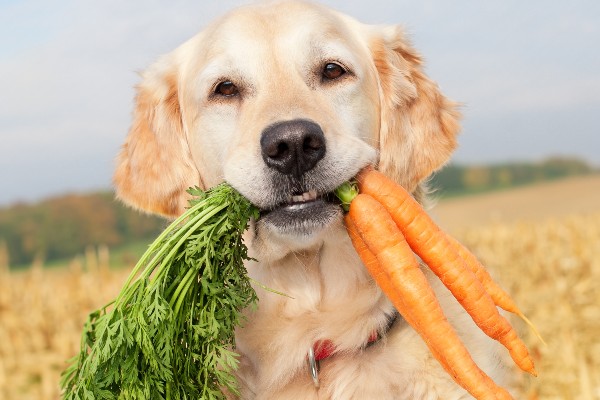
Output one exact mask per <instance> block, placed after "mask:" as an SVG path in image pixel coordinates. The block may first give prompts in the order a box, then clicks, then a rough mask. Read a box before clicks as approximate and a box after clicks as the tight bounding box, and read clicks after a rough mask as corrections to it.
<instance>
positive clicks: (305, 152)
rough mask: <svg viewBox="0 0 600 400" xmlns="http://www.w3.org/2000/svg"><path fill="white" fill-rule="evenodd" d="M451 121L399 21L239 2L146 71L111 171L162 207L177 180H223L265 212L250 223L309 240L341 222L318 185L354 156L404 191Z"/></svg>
mask: <svg viewBox="0 0 600 400" xmlns="http://www.w3.org/2000/svg"><path fill="white" fill-rule="evenodd" d="M457 118H458V113H457V111H456V107H455V105H454V104H453V103H452V102H449V101H448V100H447V99H445V98H444V97H443V96H442V95H441V93H440V92H439V90H438V87H437V86H436V85H435V84H434V83H433V82H432V81H430V80H429V79H428V78H427V77H426V76H425V75H424V73H423V70H422V66H421V58H420V56H419V55H418V54H417V53H416V52H415V50H414V49H413V48H412V47H411V45H410V44H409V43H408V42H407V39H406V37H405V35H404V34H403V32H402V31H401V30H400V29H399V28H398V27H378V26H368V25H363V24H361V23H359V22H357V21H355V20H353V19H351V18H349V17H347V16H344V15H341V14H339V13H336V12H333V11H331V10H328V9H325V8H322V7H320V6H316V5H312V4H307V3H303V2H280V3H275V4H269V5H255V6H248V7H245V8H241V9H239V10H236V11H234V12H232V13H230V14H228V15H227V16H225V17H223V18H222V19H220V20H218V21H217V22H215V23H214V24H212V25H211V26H209V27H208V28H207V29H205V30H204V31H203V32H201V33H200V34H198V35H197V36H195V37H194V38H192V39H191V40H189V41H188V42H186V43H184V44H183V45H182V46H180V47H179V48H177V49H176V50H175V51H173V52H172V53H170V54H168V55H166V56H164V57H163V58H162V59H160V60H159V61H158V62H157V63H155V64H154V65H153V66H152V67H150V68H149V69H148V70H147V71H146V72H145V73H144V74H143V80H142V83H141V84H140V85H139V87H138V94H137V104H136V109H135V113H134V121H133V125H132V128H131V130H130V132H129V136H128V138H127V141H126V143H125V145H124V146H123V149H122V151H121V153H120V155H119V157H118V166H117V170H116V174H115V178H114V182H115V185H116V189H117V194H118V196H119V197H120V198H121V199H123V200H124V201H126V202H127V203H129V204H132V205H134V206H136V207H138V208H141V209H143V210H146V211H149V212H153V213H158V214H162V215H165V216H170V217H173V216H176V215H178V214H179V213H181V212H182V211H183V209H184V208H185V207H186V206H187V199H188V195H187V193H186V189H187V188H188V187H190V186H195V185H197V186H201V187H204V188H207V187H210V186H213V185H215V184H217V183H219V182H221V181H223V180H226V181H228V182H229V183H230V184H232V185H233V186H234V187H235V188H236V189H238V190H239V191H240V192H241V193H242V194H243V195H244V196H246V197H247V198H248V199H249V200H250V201H252V202H253V203H254V204H256V205H257V206H258V207H260V208H261V210H263V212H262V216H261V219H260V221H259V223H258V225H257V226H258V228H259V229H257V231H259V232H262V234H263V235H270V236H276V237H278V238H282V237H284V238H288V239H292V240H293V241H300V242H303V243H304V241H306V240H308V242H312V241H313V239H314V238H315V237H317V236H319V235H320V234H321V233H322V232H323V231H324V228H326V227H327V226H330V225H331V224H332V222H333V221H335V220H339V215H340V211H339V207H338V206H336V205H335V204H334V203H332V202H331V201H330V197H329V194H330V193H331V192H332V191H333V190H334V189H335V188H336V187H337V186H338V185H340V184H341V183H342V182H344V181H346V180H348V179H349V178H351V177H352V176H354V175H355V174H356V173H357V172H358V171H359V170H360V169H361V168H362V167H364V166H365V165H367V164H375V165H376V166H377V168H378V169H379V170H381V171H383V172H384V173H385V174H387V175H388V176H390V177H392V178H393V179H395V180H396V181H397V182H399V183H400V184H402V185H403V186H404V187H406V188H407V189H408V190H414V189H415V188H416V187H417V185H418V184H419V182H421V181H422V180H423V179H424V178H426V177H427V176H428V175H430V174H431V173H432V172H433V171H434V170H436V169H437V168H439V167H440V166H441V165H442V164H443V163H445V162H446V161H447V160H448V158H449V156H450V153H451V152H452V150H453V149H454V147H455V145H456V140H455V136H456V134H457V132H458V129H459V125H458V122H457ZM311 238H313V239H311Z"/></svg>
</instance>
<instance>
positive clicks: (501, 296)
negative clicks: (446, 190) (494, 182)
mask: <svg viewBox="0 0 600 400" xmlns="http://www.w3.org/2000/svg"><path fill="white" fill-rule="evenodd" d="M357 182H358V191H355V190H343V191H342V192H345V194H342V193H340V191H339V190H338V192H337V194H338V196H339V197H340V198H341V199H342V202H343V203H345V204H346V207H347V205H348V204H349V212H348V213H347V214H346V217H345V222H346V227H347V230H348V233H349V235H350V238H351V240H352V243H353V245H354V247H355V248H356V251H357V252H358V254H359V256H360V258H361V260H362V261H363V263H364V264H365V266H366V268H367V269H368V271H369V273H370V274H371V275H372V277H373V279H374V280H375V281H376V282H377V284H378V285H379V287H380V288H381V289H382V290H383V292H384V293H385V294H386V295H387V297H388V298H389V299H390V301H391V302H392V303H393V305H394V306H395V307H396V309H397V310H398V311H399V312H400V314H402V316H403V317H404V319H405V320H406V321H407V322H408V323H409V324H410V325H411V326H412V327H413V328H414V329H415V330H416V331H417V332H418V333H419V334H420V335H421V337H422V338H423V339H424V341H425V343H426V344H427V346H428V347H429V349H430V351H431V353H432V354H433V355H434V356H435V358H436V359H437V360H438V361H439V362H440V363H441V365H442V366H443V367H444V369H445V370H446V371H447V372H448V373H449V374H450V375H451V376H452V378H453V379H454V380H455V381H456V382H457V383H458V384H459V385H460V386H462V387H463V388H464V389H465V390H467V391H468V392H469V393H470V394H471V395H473V396H474V397H475V398H477V399H481V400H487V399H512V397H511V395H510V394H509V393H508V392H507V391H506V390H505V389H503V388H502V387H500V386H498V385H497V384H496V383H495V382H494V381H493V380H492V379H491V378H490V377H489V376H487V375H486V374H485V372H483V371H482V370H481V369H480V368H479V367H478V366H477V365H476V364H475V362H474V361H473V359H472V358H471V356H470V355H469V353H468V351H467V349H466V348H465V346H464V345H463V343H462V342H461V340H460V338H459V337H458V335H457V334H456V332H455V330H454V329H453V328H452V326H451V325H450V323H449V322H448V320H447V319H446V317H445V316H444V313H443V311H442V308H441V307H440V304H439V302H438V300H437V298H436V297H435V293H434V292H433V289H432V288H431V286H430V285H429V283H428V281H427V278H426V277H425V275H424V273H423V271H422V270H421V269H420V266H419V262H418V261H417V259H416V257H415V253H416V254H417V255H419V257H420V258H421V259H422V260H423V262H425V263H426V264H427V265H428V266H429V268H430V269H431V270H432V271H433V273H435V275H437V276H438V277H439V278H440V280H441V281H442V283H443V284H444V285H445V286H446V287H447V288H448V289H449V290H450V292H451V293H452V294H453V296H454V297H455V298H456V299H457V300H458V302H459V303H460V304H461V305H462V306H463V307H464V309H465V310H466V311H467V312H468V313H469V315H470V316H471V318H472V319H473V321H474V322H475V323H476V324H477V326H478V327H479V328H480V329H481V330H482V331H483V332H484V333H485V334H487V335H488V336H489V337H491V338H493V339H495V340H497V341H499V342H500V343H501V344H502V345H504V346H505V347H506V348H507V349H508V351H509V353H510V355H511V357H512V359H513V360H514V362H515V363H516V365H517V366H518V367H519V368H521V369H522V370H523V371H526V372H529V373H531V374H532V375H534V376H536V375H537V373H536V371H535V367H534V365H533V361H532V359H531V356H530V355H529V352H528V350H527V347H526V346H525V344H524V343H523V342H522V341H521V339H520V338H519V337H518V335H517V333H516V331H515V330H514V329H513V327H512V326H511V325H510V323H509V322H508V320H507V319H506V318H504V317H503V316H502V315H501V314H500V313H499V312H498V309H497V308H496V307H497V306H498V307H501V308H502V309H504V310H506V311H509V312H512V313H515V314H517V315H519V316H520V317H521V318H523V319H524V320H525V321H526V322H528V323H529V324H530V325H531V323H530V322H529V321H528V320H527V318H526V317H525V316H524V315H523V313H522V312H521V311H520V310H519V308H518V307H517V306H516V304H515V303H514V301H513V300H512V299H511V297H510V296H509V295H508V294H507V293H506V292H505V291H504V290H502V288H500V286H498V285H497V284H496V283H495V282H494V281H493V280H492V278H491V276H490V275H489V273H488V272H487V271H486V269H485V268H484V267H483V265H481V263H480V262H479V261H478V260H477V259H476V257H475V256H474V255H473V254H472V253H471V252H469V250H467V249H466V248H465V247H464V246H462V245H461V244H460V243H459V242H458V241H456V240H455V239H453V238H452V237H450V236H449V235H447V234H445V233H444V232H442V231H441V230H440V228H439V227H438V226H437V225H436V224H435V223H434V221H433V220H432V219H431V218H430V217H429V216H428V215H427V214H426V213H425V211H424V210H423V209H422V208H421V206H420V204H419V203H418V202H417V201H416V200H414V199H413V198H412V196H411V195H410V194H409V193H408V192H407V191H405V190H404V188H402V187H401V186H399V185H397V184H396V183H395V182H393V181H392V180H390V179H389V178H387V177H386V176H385V175H383V174H381V173H380V172H377V171H375V170H374V169H373V168H371V167H367V168H365V169H364V170H363V171H361V173H360V174H359V175H358V176H357ZM358 192H359V194H357V193H358ZM413 252H414V253H413ZM536 333H537V332H536Z"/></svg>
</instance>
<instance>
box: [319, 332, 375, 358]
mask: <svg viewBox="0 0 600 400" xmlns="http://www.w3.org/2000/svg"><path fill="white" fill-rule="evenodd" d="M379 339H381V337H380V335H379V332H377V329H373V331H371V334H370V335H369V339H368V340H367V344H366V345H365V347H368V346H369V345H372V344H373V343H375V342H376V341H378V340H379ZM335 350H336V346H335V344H334V343H333V342H332V341H331V340H329V339H323V340H317V341H316V342H315V344H314V345H313V351H314V354H315V361H321V360H323V359H325V358H328V357H331V356H332V355H333V353H335Z"/></svg>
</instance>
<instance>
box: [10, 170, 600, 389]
mask: <svg viewBox="0 0 600 400" xmlns="http://www.w3.org/2000/svg"><path fill="white" fill-rule="evenodd" d="M473 176H474V177H473ZM481 176H486V174H485V173H484V174H483V175H482V173H481V171H480V172H478V173H474V172H471V179H472V180H474V181H475V182H479V183H481V182H482V178H481ZM490 176H492V175H490V174H489V173H488V174H487V181H486V182H488V183H489V182H490ZM505 183H506V182H505ZM477 191H478V190H473V191H469V192H471V193H473V192H477ZM443 194H444V193H443V191H440V194H439V195H440V196H441V198H440V200H439V202H438V204H437V205H436V206H435V207H434V208H433V209H432V214H433V215H434V216H435V218H436V219H437V220H438V221H439V222H440V224H441V225H442V226H443V227H444V229H446V230H448V231H450V232H451V233H452V234H454V235H455V236H456V237H458V238H459V239H461V240H463V241H464V242H465V243H466V244H467V245H468V246H469V247H470V248H471V249H472V250H473V251H474V252H475V253H476V254H477V255H478V257H479V258H480V259H481V260H482V261H483V262H484V263H485V264H486V265H488V266H489V267H490V269H492V270H493V271H494V274H495V276H496V277H497V279H498V280H499V281H500V282H502V284H503V286H504V287H505V288H507V289H508V291H509V292H511V293H512V294H514V296H515V298H516V300H517V303H518V304H519V305H520V306H521V308H522V309H523V311H524V312H525V313H526V314H527V315H528V316H529V317H530V318H531V319H532V320H533V321H534V322H535V324H536V325H537V327H538V329H539V330H540V332H541V334H542V335H543V337H544V338H545V340H546V341H547V346H544V345H543V344H541V343H540V341H539V340H538V339H537V338H536V337H535V336H534V335H533V334H532V333H531V332H530V331H529V330H528V329H527V328H526V327H525V326H524V324H523V323H521V322H520V321H515V324H516V325H517V326H518V327H519V329H520V330H521V332H522V333H523V335H524V337H525V340H526V342H527V343H528V344H529V345H530V348H531V349H532V351H533V354H534V355H535V358H536V362H537V365H536V366H537V370H538V372H539V377H538V378H535V379H532V378H528V377H526V376H524V375H523V374H516V375H515V386H516V387H517V391H518V393H519V394H520V395H519V397H517V399H530V400H534V399H544V400H546V399H547V400H554V399H556V400H559V399H560V400H570V399H573V400H594V399H600V341H599V340H598V337H599V336H600V290H599V289H598V282H600V175H598V174H586V175H584V176H576V177H568V178H562V179H560V180H553V181H549V182H540V183H535V184H529V185H525V186H521V187H516V188H504V189H502V190H494V191H491V192H490V191H487V192H485V193H480V194H471V195H469V196H459V197H448V198H445V197H443ZM82 207H83V206H82ZM83 209H85V207H83ZM92 210H93V208H92ZM110 215H111V214H110V213H109V212H108V211H106V213H105V217H104V218H105V219H107V220H111V221H112V217H108V216H110ZM0 216H2V214H1V213H0ZM5 219H6V217H5ZM116 220H117V221H118V218H116ZM101 221H102V219H99V220H96V221H95V222H94V225H96V226H97V224H101ZM1 222H2V219H0V223H1ZM57 224H58V225H57V226H60V223H59V222H57ZM139 224H142V223H141V222H140V223H139ZM155 228H156V227H154V229H155ZM57 229H58V228H57ZM82 229H83V228H82ZM99 229H100V228H99ZM75 232H76V231H75ZM144 232H145V231H144ZM57 234H58V231H57ZM145 234H147V232H146V233H144V235H145ZM30 237H31V238H33V237H34V236H33V235H32V236H30ZM144 241H145V243H150V241H151V239H144ZM129 249H130V250H128V251H125V250H123V249H122V248H121V250H120V251H118V252H117V251H112V250H111V251H109V247H108V246H106V245H103V244H100V245H98V244H96V245H88V246H86V247H85V248H84V249H83V250H82V251H81V253H80V255H77V256H74V257H72V258H68V259H63V260H62V261H60V260H58V259H57V260H54V261H52V262H51V263H50V264H51V266H50V267H48V265H47V264H48V263H47V262H46V261H45V258H44V256H43V255H40V254H39V253H38V256H34V257H33V258H31V260H30V261H29V262H28V263H27V265H26V267H25V266H24V265H22V264H21V265H16V266H14V267H12V268H11V267H10V266H11V265H13V263H12V262H11V255H10V248H9V246H8V245H7V242H6V241H0V399H3V400H4V399H6V400H29V399H32V400H33V399H35V400H53V399H58V398H59V389H58V380H59V375H60V372H61V371H62V370H63V369H64V368H65V366H66V360H67V359H69V358H70V357H71V356H73V355H74V354H75V352H76V351H77V349H78V346H79V338H80V332H81V328H82V324H83V322H84V321H85V319H86V317H87V314H88V313H89V312H90V311H92V310H93V309H96V308H98V307H100V306H102V305H103V304H105V303H107V302H108V301H110V300H111V299H112V298H113V297H114V296H115V295H116V294H117V293H118V291H119V290H120V288H121V285H122V283H123V281H124V279H125V277H126V275H127V274H128V271H129V269H130V267H131V266H132V265H133V263H134V262H135V259H136V258H137V256H138V255H139V252H140V251H141V250H142V249H143V245H142V246H141V247H140V246H139V244H138V247H137V248H135V249H131V248H129Z"/></svg>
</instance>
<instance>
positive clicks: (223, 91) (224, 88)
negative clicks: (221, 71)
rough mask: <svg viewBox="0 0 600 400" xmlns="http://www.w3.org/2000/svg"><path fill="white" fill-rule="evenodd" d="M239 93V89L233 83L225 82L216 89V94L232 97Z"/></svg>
mask: <svg viewBox="0 0 600 400" xmlns="http://www.w3.org/2000/svg"><path fill="white" fill-rule="evenodd" d="M238 93H239V90H238V87H237V86H235V83H233V82H231V81H223V82H221V83H219V84H218V85H217V87H216V88H215V94H218V95H221V96H225V97H231V96H235V95H236V94H238Z"/></svg>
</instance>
